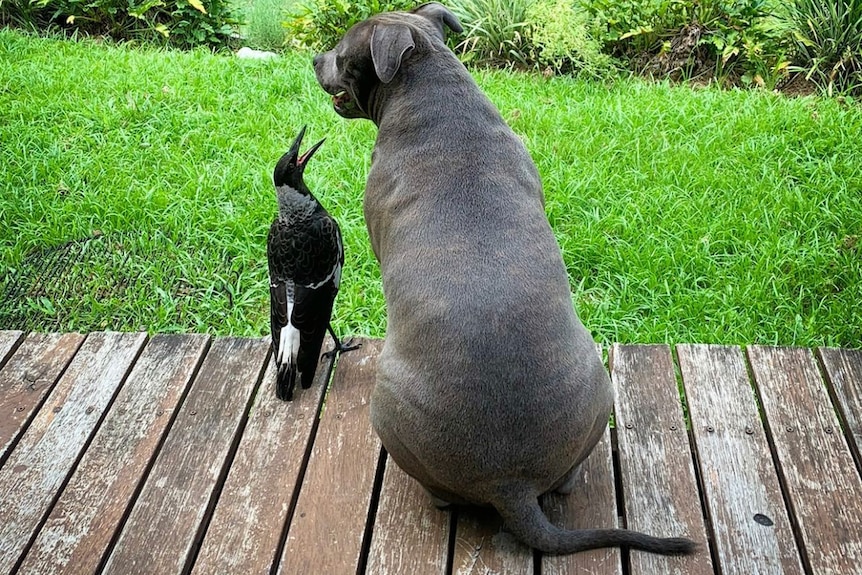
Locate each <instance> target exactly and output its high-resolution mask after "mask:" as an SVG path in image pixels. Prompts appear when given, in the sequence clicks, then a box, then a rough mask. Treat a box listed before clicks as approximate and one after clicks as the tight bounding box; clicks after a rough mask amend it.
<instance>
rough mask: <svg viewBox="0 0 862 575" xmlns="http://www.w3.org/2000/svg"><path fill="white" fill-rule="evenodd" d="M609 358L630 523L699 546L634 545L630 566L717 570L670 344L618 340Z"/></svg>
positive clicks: (637, 569) (685, 573)
mask: <svg viewBox="0 0 862 575" xmlns="http://www.w3.org/2000/svg"><path fill="white" fill-rule="evenodd" d="M610 363H611V379H612V380H613V382H614V385H615V387H616V390H617V404H616V412H615V413H616V429H617V440H618V447H619V453H620V473H621V476H622V477H621V479H622V487H623V494H624V495H623V499H624V501H625V517H626V523H627V526H628V528H629V529H634V530H637V531H643V532H645V533H648V534H650V535H655V536H661V537H676V536H686V537H690V538H692V539H693V540H694V541H696V542H697V543H698V544H700V545H701V548H700V550H699V552H698V553H697V554H695V555H692V556H689V557H664V556H660V555H653V554H650V553H644V552H641V551H632V552H631V573H632V575H638V574H644V575H654V574H655V573H668V574H670V573H674V574H679V575H695V574H701V573H709V574H711V573H712V572H713V568H712V560H711V558H710V555H709V551H708V549H707V547H706V542H707V536H706V527H705V523H704V519H703V514H702V510H701V506H700V500H699V496H698V487H697V481H696V479H695V473H694V467H693V464H692V456H691V448H690V445H689V441H688V433H687V432H686V428H685V420H684V418H683V413H682V409H681V406H680V399H679V391H678V388H677V383H676V376H675V373H674V365H673V358H672V357H671V352H670V348H669V347H668V346H666V345H638V346H630V345H619V344H614V346H613V347H612V348H611V361H610Z"/></svg>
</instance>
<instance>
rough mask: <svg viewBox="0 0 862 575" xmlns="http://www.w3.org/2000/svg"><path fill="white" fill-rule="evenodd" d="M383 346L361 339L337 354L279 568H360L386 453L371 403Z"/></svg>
mask: <svg viewBox="0 0 862 575" xmlns="http://www.w3.org/2000/svg"><path fill="white" fill-rule="evenodd" d="M382 348H383V342H382V341H381V340H363V341H362V347H360V348H359V349H357V350H355V351H351V352H350V353H346V354H344V355H342V356H341V357H339V359H338V365H337V368H336V370H335V376H334V377H333V380H332V385H331V387H330V389H329V393H328V394H327V396H326V403H325V407H324V409H323V411H322V413H321V417H320V424H319V427H318V429H317V435H316V437H315V440H314V447H313V448H312V451H311V457H310V459H309V462H308V468H307V470H306V474H305V479H304V481H303V485H302V490H301V491H300V493H299V499H298V501H297V504H296V510H295V512H294V515H293V520H292V522H291V525H290V528H289V530H288V534H287V542H286V543H285V547H284V552H283V553H282V556H281V564H280V568H279V573H282V574H285V575H293V574H294V573H326V574H327V575H342V574H350V575H353V574H354V573H356V572H357V565H358V564H359V562H360V560H361V557H362V551H363V549H362V545H363V540H364V537H365V531H366V523H367V520H368V515H369V510H370V506H371V501H372V490H373V485H374V478H375V474H376V472H377V465H378V461H379V459H380V440H379V439H378V438H377V435H376V434H375V433H374V431H373V429H372V428H371V421H370V420H369V417H368V404H369V401H370V398H371V389H372V387H373V385H374V380H375V377H376V374H377V357H378V355H379V353H380V350H381V349H382Z"/></svg>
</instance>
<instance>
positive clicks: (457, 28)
mask: <svg viewBox="0 0 862 575" xmlns="http://www.w3.org/2000/svg"><path fill="white" fill-rule="evenodd" d="M411 12H413V13H414V14H418V15H419V16H424V17H425V18H427V19H428V20H430V21H431V23H432V24H434V25H436V26H437V30H439V32H440V37H441V38H442V39H443V40H445V39H446V28H445V26H448V27H449V29H450V30H452V31H453V32H455V33H456V34H460V33H461V32H463V31H464V28H462V27H461V22H459V21H458V17H457V16H455V15H454V14H453V13H452V12H450V11H449V9H448V8H446V7H445V6H443V5H442V4H438V3H437V2H429V3H427V4H422V5H421V6H417V7H416V8H414V9H413V10H411Z"/></svg>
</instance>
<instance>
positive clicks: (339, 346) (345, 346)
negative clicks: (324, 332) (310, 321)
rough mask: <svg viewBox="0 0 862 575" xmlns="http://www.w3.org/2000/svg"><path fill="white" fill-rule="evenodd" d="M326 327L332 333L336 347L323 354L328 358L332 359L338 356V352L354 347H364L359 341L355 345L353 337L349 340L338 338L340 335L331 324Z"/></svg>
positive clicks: (351, 349)
mask: <svg viewBox="0 0 862 575" xmlns="http://www.w3.org/2000/svg"><path fill="white" fill-rule="evenodd" d="M326 329H328V330H329V335H331V336H332V339H333V340H335V347H333V348H332V349H331V350H329V351H327V352H326V353H324V354H323V357H325V358H326V359H332V358H333V357H335V356H336V354H339V353H345V352H348V351H353V350H354V349H359V348H360V347H362V344H361V343H357V344H355V345H354V344H353V338H351V339H350V341H348V342H342V341H341V340H340V339H338V336H337V335H335V332H334V331H332V325H331V324H329V325H327V326H326Z"/></svg>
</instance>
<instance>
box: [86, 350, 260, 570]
mask: <svg viewBox="0 0 862 575" xmlns="http://www.w3.org/2000/svg"><path fill="white" fill-rule="evenodd" d="M268 353H269V343H268V342H266V341H264V340H263V339H236V338H219V339H216V340H215V341H213V343H212V345H211V346H210V349H209V351H208V352H207V354H206V357H205V359H204V361H203V364H202V365H201V367H200V370H199V372H198V374H197V376H196V377H195V378H194V381H193V382H192V385H191V388H190V389H189V392H188V395H187V396H186V398H185V401H184V402H183V404H182V406H181V407H180V408H179V412H178V413H177V417H176V420H175V421H174V424H173V425H172V426H171V429H170V431H169V432H168V435H167V437H166V439H165V442H164V445H163V446H162V448H161V450H160V451H159V453H158V456H157V457H156V460H155V462H154V463H153V468H152V470H151V471H150V474H149V476H148V477H147V480H146V483H145V484H144V486H143V488H142V489H141V493H140V496H139V497H138V499H137V501H136V503H135V505H134V507H133V508H132V510H131V513H130V514H129V517H128V520H127V521H126V523H125V526H124V527H123V530H122V533H121V534H120V537H119V539H118V540H117V543H116V546H115V547H114V549H113V552H112V553H111V554H110V557H109V558H108V561H107V564H106V566H105V570H104V571H103V573H106V574H108V573H116V574H122V575H132V574H137V573H152V574H162V573H181V572H182V571H183V569H184V568H185V566H186V564H187V561H188V560H189V559H190V556H191V555H193V553H194V549H195V546H196V544H197V543H198V542H199V540H200V537H202V535H203V534H202V533H200V530H201V528H202V523H203V522H204V521H205V519H206V517H207V514H208V512H209V511H210V510H211V509H212V505H213V504H214V501H213V496H214V494H215V493H216V491H217V488H218V484H219V481H220V478H222V477H223V473H224V472H226V469H225V465H226V464H227V461H226V460H227V458H228V456H229V454H230V452H231V450H232V448H233V445H234V441H235V440H236V436H237V433H238V432H239V431H240V428H241V425H242V423H243V421H244V417H245V413H246V409H247V407H248V404H249V401H250V399H251V394H252V392H253V390H254V389H255V387H257V384H258V382H259V379H260V377H261V376H262V374H263V371H264V366H265V361H266V359H267V357H268Z"/></svg>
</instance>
